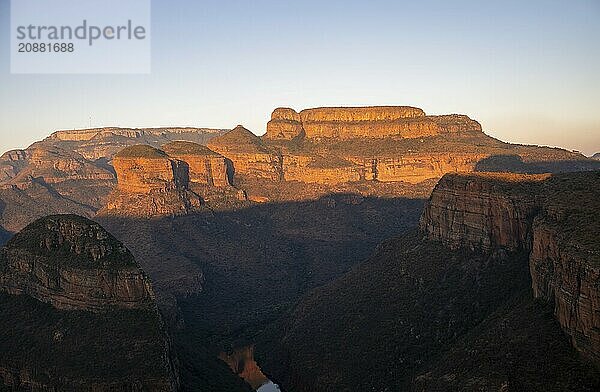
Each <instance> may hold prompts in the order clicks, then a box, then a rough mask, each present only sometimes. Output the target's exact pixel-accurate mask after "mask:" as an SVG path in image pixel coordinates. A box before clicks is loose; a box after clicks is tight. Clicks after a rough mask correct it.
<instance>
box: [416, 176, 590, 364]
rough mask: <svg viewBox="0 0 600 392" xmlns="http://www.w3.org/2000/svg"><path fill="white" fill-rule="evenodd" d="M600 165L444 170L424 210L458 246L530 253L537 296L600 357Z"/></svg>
mask: <svg viewBox="0 0 600 392" xmlns="http://www.w3.org/2000/svg"><path fill="white" fill-rule="evenodd" d="M598 181H600V172H590V173H573V174H564V175H554V176H549V175H543V176H533V175H514V174H483V173H482V174H470V175H467V174H455V175H446V176H445V177H444V178H442V180H440V182H439V183H438V185H437V186H436V188H435V190H434V191H433V193H432V195H431V198H430V200H429V202H428V203H427V204H426V207H425V210H424V212H423V215H422V218H421V229H422V230H423V231H424V232H425V233H426V234H427V236H428V237H429V238H430V239H434V240H438V241H441V242H443V243H445V244H447V245H449V246H450V247H452V248H458V247H463V246H464V247H468V248H476V249H482V250H484V251H489V250H492V249H494V248H497V247H503V248H508V249H513V250H522V251H524V252H526V253H527V254H529V269H530V272H531V279H532V286H533V292H534V296H535V297H538V298H543V299H544V300H546V301H548V302H550V303H552V304H553V306H554V313H555V317H556V319H557V320H558V322H559V323H560V325H561V326H562V327H563V329H564V331H565V332H566V333H567V334H569V336H570V337H571V340H572V343H573V345H574V346H575V347H576V348H577V349H578V350H579V351H581V352H582V353H583V354H584V355H586V356H587V357H588V358H591V359H592V360H594V361H595V362H597V363H600V290H599V287H600V286H599V283H600V258H599V257H598V254H599V249H598V242H597V238H598V235H600V232H599V230H600V229H599V228H598V226H599V225H598V221H597V217H598V215H597V214H598V211H600V204H599V201H600V193H599V192H598V189H599V188H598V187H597V184H598Z"/></svg>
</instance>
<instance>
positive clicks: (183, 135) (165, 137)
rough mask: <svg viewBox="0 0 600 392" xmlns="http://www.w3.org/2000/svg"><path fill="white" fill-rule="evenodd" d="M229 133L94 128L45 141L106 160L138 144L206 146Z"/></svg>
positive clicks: (91, 158) (64, 134)
mask: <svg viewBox="0 0 600 392" xmlns="http://www.w3.org/2000/svg"><path fill="white" fill-rule="evenodd" d="M225 132H226V130H222V129H210V128H180V127H173V128H115V127H107V128H94V129H81V130H65V131H56V132H54V133H53V134H52V135H50V136H49V137H48V138H46V139H45V141H46V142H47V143H49V144H52V145H56V146H59V147H64V148H70V149H72V150H73V151H76V152H78V153H79V154H81V155H83V156H84V157H86V158H87V159H90V160H97V159H106V160H108V161H110V160H111V159H112V157H113V156H114V155H115V154H116V153H117V152H119V151H121V150H122V149H124V148H125V147H128V146H133V145H137V144H147V145H150V146H152V147H156V148H158V147H160V146H161V145H163V144H165V143H169V142H171V141H175V140H185V141H189V142H194V143H199V144H206V142H208V141H209V140H210V139H211V138H213V137H216V136H219V135H222V134H224V133H225Z"/></svg>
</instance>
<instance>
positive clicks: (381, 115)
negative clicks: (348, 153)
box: [265, 106, 481, 140]
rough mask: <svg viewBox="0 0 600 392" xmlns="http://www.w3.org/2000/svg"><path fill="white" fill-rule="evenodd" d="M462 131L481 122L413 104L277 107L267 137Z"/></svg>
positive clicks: (414, 135) (411, 135)
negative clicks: (429, 111)
mask: <svg viewBox="0 0 600 392" xmlns="http://www.w3.org/2000/svg"><path fill="white" fill-rule="evenodd" d="M461 131H481V125H480V124H479V123H477V122H476V121H474V120H471V119H470V118H469V117H467V116H464V115H456V114H453V115H446V116H426V115H425V112H424V111H423V110H422V109H419V108H414V107H410V106H373V107H354V108H352V107H347V108H341V107H339V108H316V109H305V110H302V111H301V112H300V113H297V112H296V111H294V110H293V109H289V108H278V109H275V111H274V112H273V114H272V115H271V121H269V123H268V124H267V133H266V135H265V137H266V138H267V139H284V140H291V139H294V138H297V137H307V138H336V139H353V138H384V137H390V136H398V137H403V138H418V137H427V136H434V135H439V134H444V133H458V132H461Z"/></svg>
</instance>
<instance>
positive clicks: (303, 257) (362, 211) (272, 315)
mask: <svg viewBox="0 0 600 392" xmlns="http://www.w3.org/2000/svg"><path fill="white" fill-rule="evenodd" d="M423 205H424V199H408V198H388V199H386V198H376V197H363V196H360V195H357V194H330V195H327V196H324V197H321V198H319V199H317V200H311V201H300V202H283V203H265V204H258V205H254V206H251V207H248V208H243V209H238V210H228V211H210V210H205V211H203V212H200V213H196V214H190V215H184V216H176V217H166V218H161V219H152V220H143V219H140V220H133V219H128V218H116V217H111V218H107V217H103V218H99V219H98V220H99V221H100V223H101V224H103V225H104V227H106V228H107V229H108V230H109V231H111V232H112V233H113V234H114V235H115V236H116V237H117V238H118V239H120V240H121V241H123V242H124V243H125V244H126V245H127V247H129V248H130V249H131V250H132V251H133V253H134V255H135V256H136V259H137V260H138V261H139V263H140V264H141V266H142V268H144V269H145V270H146V271H147V272H149V271H156V270H159V269H162V270H164V269H168V268H169V260H174V259H176V258H178V257H184V258H185V259H187V260H192V261H193V262H194V263H196V264H197V265H199V266H200V267H201V269H202V271H203V273H204V277H205V282H204V284H203V288H202V291H201V292H200V293H199V294H191V295H187V296H185V295H184V296H182V295H180V296H179V298H178V307H179V309H180V311H181V314H180V316H181V319H182V321H183V325H184V327H183V329H176V332H175V334H174V336H176V339H175V341H176V343H177V346H178V352H179V353H180V355H181V356H182V357H183V361H184V362H185V363H187V365H189V366H199V367H200V368H196V369H195V372H196V373H197V372H200V374H202V373H203V372H207V371H209V372H212V371H214V372H217V373H218V372H219V371H220V370H218V369H220V367H219V366H221V364H217V363H216V361H215V359H216V355H217V354H218V353H219V352H220V351H227V350H231V349H232V348H236V347H241V346H244V345H247V344H252V343H253V342H254V340H255V338H256V336H258V335H259V334H260V333H261V332H262V331H263V330H264V329H265V328H266V326H267V325H269V324H270V323H271V322H273V321H275V320H277V319H278V318H280V317H281V316H283V315H284V314H285V313H286V312H287V311H288V310H289V309H290V308H291V307H292V306H293V304H294V303H296V301H297V300H298V299H299V298H300V297H301V296H302V295H304V294H306V293H307V292H309V291H310V290H311V289H313V288H315V287H318V286H321V285H323V284H325V283H328V282H330V281H332V280H333V279H335V278H337V277H339V276H341V275H342V274H344V273H345V272H347V271H349V270H350V269H351V268H352V267H353V266H355V265H356V264H358V263H359V262H361V261H362V260H364V259H366V258H367V257H368V256H369V255H371V254H372V253H373V251H374V250H375V248H376V247H377V245H378V244H380V243H381V242H382V241H383V240H385V239H387V238H390V237H392V236H395V235H398V234H401V233H403V232H405V231H406V230H408V229H411V228H414V227H415V226H416V225H417V224H418V220H419V217H420V214H421V211H422V208H423ZM150 277H151V278H153V279H156V276H153V274H152V273H150ZM155 286H156V287H159V286H160V284H159V282H155ZM180 289H181V287H180ZM183 291H185V290H183ZM180 325H181V324H180ZM211 366H213V367H214V368H213V367H211ZM184 368H185V366H184ZM207 369H209V370H207ZM210 369H212V370H210ZM215 369H216V370H215ZM192 373H194V372H192V371H190V372H189V373H187V375H188V376H189V377H192V376H191V374H192ZM213 376H214V375H213ZM213 376H211V377H213ZM194 377H195V378H194V381H193V382H200V381H198V380H197V379H196V378H197V376H194ZM223 377H225V376H224V375H223ZM209 378H210V377H208V376H207V377H206V378H205V379H204V381H203V382H210V381H208V379H209ZM217 379H220V378H219V377H217ZM188 381H190V380H188ZM190 382H191V381H190Z"/></svg>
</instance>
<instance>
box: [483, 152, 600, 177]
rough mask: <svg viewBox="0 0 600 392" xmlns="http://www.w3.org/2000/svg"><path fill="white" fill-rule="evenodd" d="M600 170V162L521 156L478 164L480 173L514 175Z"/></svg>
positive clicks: (487, 159)
mask: <svg viewBox="0 0 600 392" xmlns="http://www.w3.org/2000/svg"><path fill="white" fill-rule="evenodd" d="M590 170H600V162H597V161H592V160H576V159H574V160H567V161H531V162H526V161H523V158H522V157H520V156H519V155H516V154H515V155H493V156H491V157H488V158H485V159H482V160H480V161H479V162H477V164H476V165H475V171H478V172H512V173H528V174H541V173H568V172H578V171H590Z"/></svg>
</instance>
